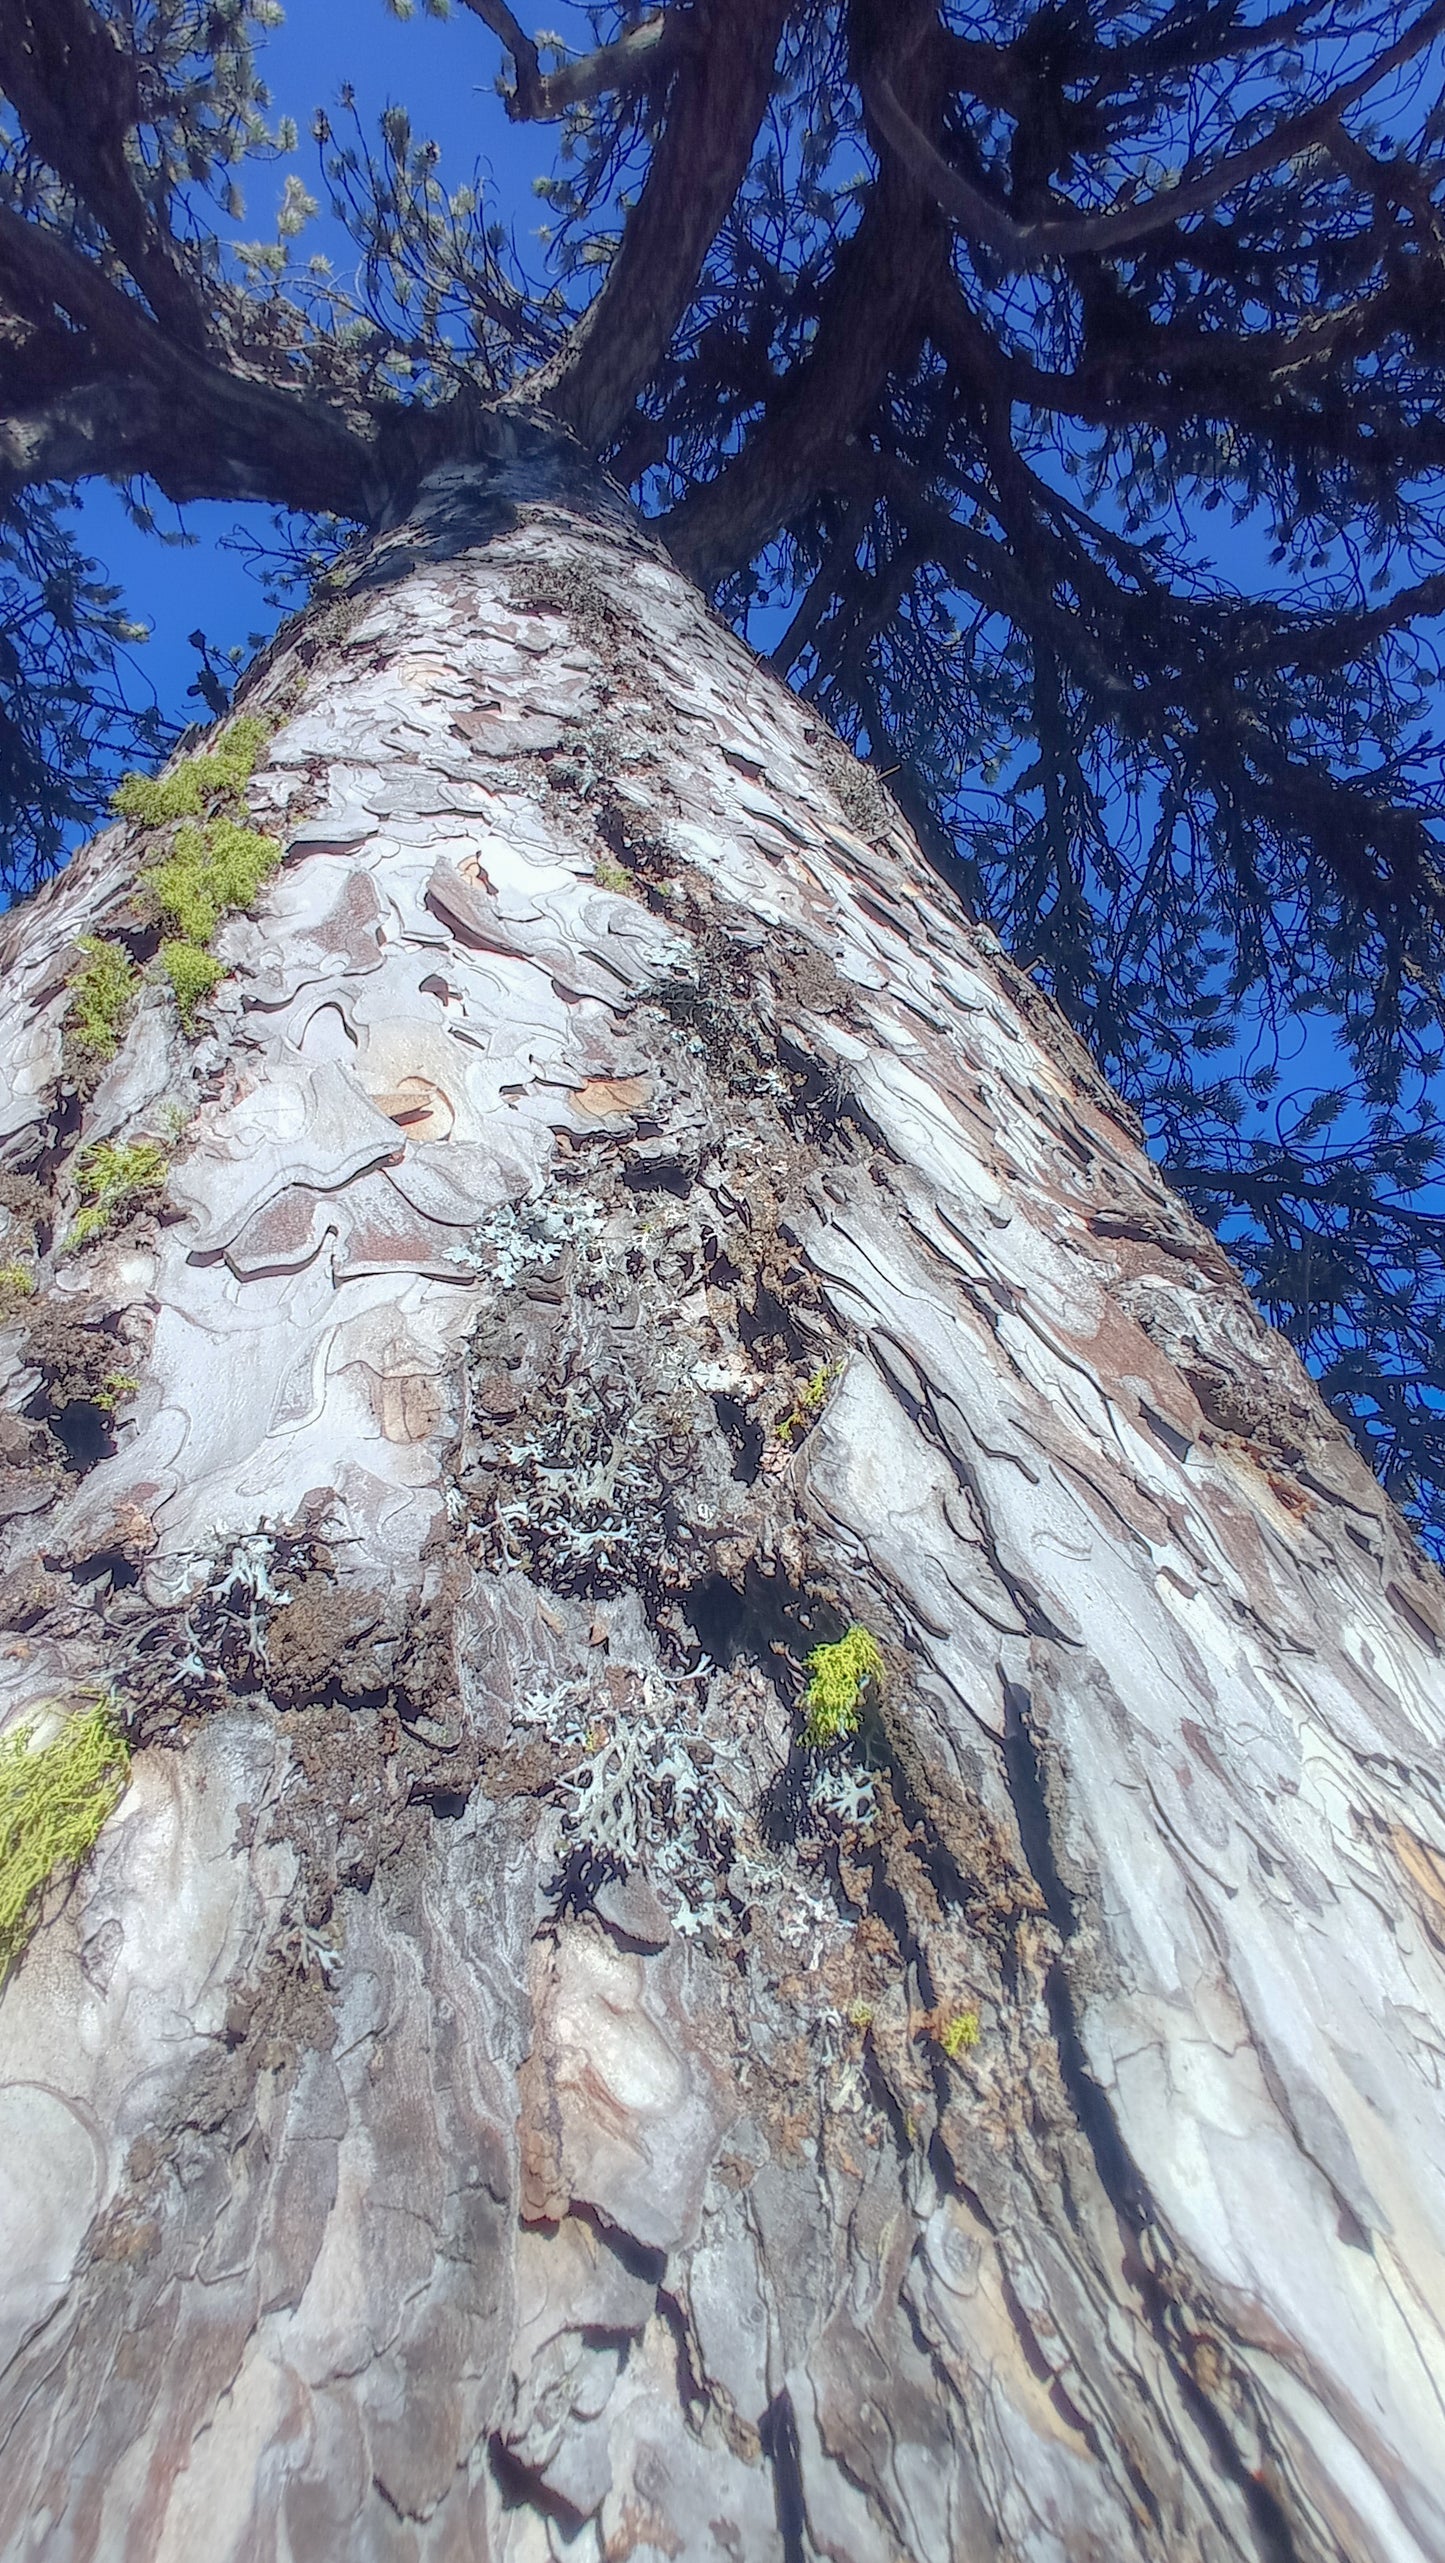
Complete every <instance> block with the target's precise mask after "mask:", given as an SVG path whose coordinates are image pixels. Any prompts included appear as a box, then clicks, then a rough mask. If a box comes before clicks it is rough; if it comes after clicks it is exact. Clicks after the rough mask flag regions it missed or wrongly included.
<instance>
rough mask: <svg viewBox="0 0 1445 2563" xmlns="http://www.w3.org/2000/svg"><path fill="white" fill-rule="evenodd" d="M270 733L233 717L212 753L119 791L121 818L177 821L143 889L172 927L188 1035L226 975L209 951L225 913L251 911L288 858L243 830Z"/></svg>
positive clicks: (170, 952) (159, 823)
mask: <svg viewBox="0 0 1445 2563" xmlns="http://www.w3.org/2000/svg"><path fill="white" fill-rule="evenodd" d="M268 735H269V733H268V729H267V725H266V723H265V722H264V721H256V720H250V719H243V720H239V721H232V722H231V724H230V726H229V727H228V728H227V729H226V731H225V732H224V733H223V735H222V736H221V738H220V739H219V740H218V742H217V744H216V746H215V747H214V748H213V749H211V750H210V751H209V753H208V754H207V755H205V756H193V757H189V758H188V759H187V761H186V763H185V764H184V765H178V766H177V767H176V768H175V770H174V771H173V772H172V773H170V774H152V775H147V774H128V775H127V776H126V777H125V780H124V782H123V783H122V784H121V786H120V789H119V791H118V792H117V793H116V795H115V807H116V809H117V810H118V811H119V812H120V814H121V816H122V818H127V819H136V820H138V821H139V822H140V824H141V825H142V826H143V827H149V828H159V827H166V826H169V825H170V824H171V823H172V822H173V821H178V822H179V823H180V824H179V825H178V826H177V827H176V832H175V835H174V837H173V838H172V840H171V844H170V846H169V849H168V850H167V851H166V852H165V853H164V854H163V855H162V858H161V860H160V862H159V863H153V864H152V865H151V866H150V867H149V869H148V870H146V871H144V872H142V874H141V885H142V887H143V888H144V889H146V890H148V891H149V892H150V894H151V897H152V899H153V900H154V901H155V904H156V908H157V909H158V911H159V913H160V918H161V922H162V924H163V925H164V926H166V927H167V928H168V929H169V932H168V935H167V939H166V941H165V942H164V943H163V944H162V946H161V952H160V966H161V971H162V973H163V975H164V977H165V978H167V979H168V980H169V981H170V984H171V986H172V988H173V989H174V991H175V997H176V1004H177V1006H178V1008H179V1009H180V1016H181V1021H182V1023H183V1024H184V1025H185V1027H186V1030H187V1032H193V1031H194V1030H195V1024H196V1009H197V1007H198V1006H199V1005H200V1004H201V1003H202V1001H203V999H204V998H206V997H208V996H209V995H210V993H211V991H212V989H213V988H214V987H215V985H216V983H217V981H218V980H219V979H221V978H223V977H224V976H225V973H224V971H223V969H222V966H221V964H220V962H219V961H217V960H215V959H214V958H213V957H212V954H211V950H210V946H211V940H212V937H213V936H214V934H215V931H216V928H217V927H218V925H219V924H220V923H221V920H222V918H223V917H227V916H233V915H236V914H238V913H239V912H240V911H241V910H243V909H245V908H250V907H252V906H254V904H255V900H256V896H257V893H258V891H259V890H260V887H261V884H262V882H263V881H265V880H268V879H269V877H270V875H271V874H272V873H273V872H274V871H275V869H276V867H277V865H278V863H279V862H280V860H281V850H280V848H279V846H276V845H273V843H272V841H271V839H270V838H269V837H267V836H262V835H261V834H260V832H259V831H258V830H257V829H255V828H248V827H246V826H244V825H243V824H242V821H243V819H244V814H245V793H246V786H247V784H248V783H249V782H250V780H251V777H252V775H253V773H254V772H255V770H256V760H257V758H258V757H259V755H260V753H261V750H262V748H263V747H264V746H265V744H266V740H267V737H268ZM228 804H229V807H228V806H226V805H228ZM218 805H220V806H218ZM238 813H239V815H238Z"/></svg>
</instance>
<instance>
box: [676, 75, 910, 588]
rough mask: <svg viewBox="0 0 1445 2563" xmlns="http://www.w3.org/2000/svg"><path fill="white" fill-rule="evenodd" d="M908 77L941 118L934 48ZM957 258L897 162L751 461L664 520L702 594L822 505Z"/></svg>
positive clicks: (747, 449) (845, 251)
mask: <svg viewBox="0 0 1445 2563" xmlns="http://www.w3.org/2000/svg"><path fill="white" fill-rule="evenodd" d="M904 76H905V77H906V78H907V80H908V82H909V84H910V98H909V104H910V108H911V109H912V111H913V112H914V113H915V114H921V115H924V116H931V115H934V114H936V113H937V112H939V110H940V108H941V104H942V90H941V87H940V84H939V81H938V77H937V71H936V67H935V65H934V62H933V60H932V58H931V48H927V47H924V46H922V45H913V46H911V47H910V48H909V50H908V53H907V55H906V56H905V71H904ZM946 252H947V240H946V236H945V234H944V231H943V227H942V225H941V224H940V223H939V221H938V219H937V215H936V214H935V212H934V210H933V207H932V204H931V202H930V200H929V198H928V197H927V195H926V194H923V193H921V192H920V190H919V188H918V187H917V186H916V185H915V183H914V181H913V179H912V176H911V174H910V173H909V172H908V171H907V170H906V169H904V168H902V167H900V166H899V165H898V164H897V163H896V162H893V161H889V162H888V163H886V164H885V165H884V166H883V167H882V168H880V170H879V173H878V176H877V178H876V179H875V180H874V182H873V185H872V186H871V187H870V188H869V190H868V194H867V196H866V198H865V200H864V205H863V211H862V214H861V215H860V217H859V220H858V225H857V228H856V230H855V231H854V232H853V234H852V237H851V238H850V239H849V240H847V241H845V242H844V244H843V246H842V248H841V249H840V250H839V252H838V256H837V260H836V263H835V265H834V269H833V274H832V277H831V279H830V280H829V284H828V288H827V291H826V295H825V298H824V301H823V306H822V309H821V311H820V312H819V315H818V325H817V328H816V330H815V332H814V335H813V339H812V343H811V345H810V346H809V348H808V351H807V353H806V355H804V356H802V357H801V358H799V360H798V361H797V362H796V363H795V364H794V365H793V366H792V368H791V370H790V372H789V374H788V376H787V379H786V381H785V383H784V384H783V386H782V388H781V390H780V391H779V393H778V394H777V396H776V398H775V400H774V402H773V403H772V405H771V406H770V408H769V409H768V410H767V411H766V412H765V413H764V415H763V417H762V418H761V419H760V420H759V422H758V423H757V425H756V426H755V427H753V428H752V429H751V431H750V432H749V434H748V435H747V437H746V439H745V441H744V443H743V446H742V449H741V451H740V452H739V453H738V454H737V455H736V456H735V457H734V458H733V459H732V460H731V461H729V462H727V463H725V464H724V465H723V468H722V470H721V471H720V472H718V473H717V474H716V476H715V477H714V478H713V479H712V480H710V481H707V482H705V483H704V484H703V485H702V487H701V488H699V489H694V490H693V491H692V492H690V494H689V495H688V497H686V498H685V499H683V500H682V501H681V503H680V504H679V505H678V506H676V507H674V508H673V509H672V510H671V511H670V512H669V513H668V514H667V515H666V516H665V517H663V519H662V523H661V532H662V536H663V540H664V541H665V542H666V544H667V546H668V549H669V550H670V551H671V553H672V555H673V558H674V559H675V560H676V561H677V562H678V563H679V565H680V566H681V568H683V569H684V570H686V571H687V573H688V575H689V576H690V577H691V578H694V579H696V580H697V582H698V584H699V586H701V587H703V588H704V589H708V590H711V589H713V588H715V587H716V586H717V585H718V583H719V581H720V580H721V579H723V578H724V577H725V576H726V575H727V574H728V572H729V571H730V570H733V569H737V568H741V566H742V565H743V563H744V562H746V561H750V560H752V559H754V558H755V557H756V555H757V554H758V552H759V551H761V550H762V549H763V547H764V545H765V544H767V543H768V542H770V541H771V540H772V538H773V536H774V535H775V534H776V533H777V532H778V531H779V530H780V528H781V527H782V526H784V525H786V524H787V522H788V520H789V518H790V517H792V516H794V515H795V514H796V513H797V511H798V509H799V508H800V507H802V506H805V505H806V504H807V503H808V501H809V499H810V498H811V497H812V496H813V495H814V494H815V492H816V491H817V489H818V487H819V486H820V483H821V481H822V479H823V478H824V477H825V476H826V474H827V472H828V470H829V469H830V467H831V465H832V463H833V461H834V459H835V458H836V456H837V455H838V453H839V452H840V450H841V449H842V448H843V447H844V446H846V444H847V442H848V440H849V439H850V438H851V437H853V436H854V435H856V434H857V433H858V431H859V429H860V427H861V426H862V424H863V421H864V420H865V419H866V418H867V416H868V414H869V412H870V411H871V410H872V408H873V407H874V404H875V403H876V402H877V400H878V398H879V396H880V394H881V393H882V391H883V387H884V385H885V383H886V382H887V380H888V376H889V374H890V372H891V371H892V370H893V368H894V367H895V365H896V364H897V362H898V360H899V353H900V350H901V349H902V348H904V347H906V346H907V345H908V344H909V343H910V341H911V340H913V339H916V337H917V335H918V332H919V327H920V323H921V321H922V319H923V316H924V314H925V313H926V311H927V309H928V307H929V305H930V303H931V302H932V301H933V300H934V298H935V295H936V293H937V290H938V288H939V285H940V283H941V280H942V278H943V277H944V276H945V275H946V273H947V264H946Z"/></svg>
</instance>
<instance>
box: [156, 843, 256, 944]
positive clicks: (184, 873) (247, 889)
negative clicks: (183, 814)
mask: <svg viewBox="0 0 1445 2563" xmlns="http://www.w3.org/2000/svg"><path fill="white" fill-rule="evenodd" d="M280 860H281V849H280V847H279V846H277V845H275V844H273V842H272V840H271V838H270V837H263V836H260V835H258V833H257V831H256V830H255V829H254V828H243V827H240V826H238V824H237V822H236V821H235V820H234V819H207V820H206V822H205V824H204V825H203V826H195V825H192V824H190V823H188V824H187V825H186V826H185V827H183V828H177V830H176V837H175V843H174V845H173V846H172V848H171V851H170V853H169V854H168V855H167V857H166V859H165V861H164V863H158V864H156V865H155V866H154V868H153V869H152V870H151V871H149V872H143V873H142V874H141V879H142V881H143V882H144V883H145V886H146V888H147V889H148V890H149V891H150V893H151V895H152V897H153V898H154V900H155V902H156V905H157V907H158V908H159V909H160V912H161V915H162V916H163V918H164V919H165V921H166V923H167V925H170V926H174V928H175V931H176V934H177V936H178V937H179V938H180V940H181V941H182V942H184V943H193V944H196V945H198V946H200V947H201V948H202V949H204V947H205V946H206V945H207V944H208V943H209V942H210V940H211V937H212V935H213V934H214V933H215V931H216V928H217V926H218V925H219V924H220V922H221V919H222V917H224V916H227V915H230V914H231V913H232V912H233V911H234V910H237V909H241V908H249V907H250V905H251V903H252V901H253V899H254V898H255V896H256V893H257V891H258V890H259V889H260V887H261V884H262V882H263V881H265V880H266V879H268V878H269V876H270V874H271V873H273V872H274V871H275V869H276V866H277V864H278V863H279V862H280Z"/></svg>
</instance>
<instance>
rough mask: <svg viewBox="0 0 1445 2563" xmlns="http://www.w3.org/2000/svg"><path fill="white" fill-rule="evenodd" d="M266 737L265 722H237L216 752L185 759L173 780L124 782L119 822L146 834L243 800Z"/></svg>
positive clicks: (117, 804) (128, 778)
mask: <svg viewBox="0 0 1445 2563" xmlns="http://www.w3.org/2000/svg"><path fill="white" fill-rule="evenodd" d="M266 736H267V732H266V724H265V722H264V721H257V720H253V719H250V718H249V717H248V718H244V719H242V720H239V721H233V722H232V723H231V725H230V727H229V728H228V730H227V731H226V733H225V735H224V737H223V738H221V739H220V740H218V742H217V744H216V746H215V747H214V748H211V749H209V750H208V751H207V753H206V754H205V755H204V756H191V757H187V759H186V761H185V763H184V765H178V766H174V767H173V768H172V769H171V771H170V773H169V774H127V775H124V776H122V778H121V781H120V784H119V786H118V788H117V790H116V791H115V793H114V794H113V795H112V799H111V807H112V809H113V810H114V811H115V813H116V815H117V817H118V818H122V819H135V820H137V821H138V822H139V824H140V826H141V827H143V828H163V827H166V826H168V825H169V823H170V822H171V820H173V819H198V818H199V817H200V815H201V813H202V811H203V810H204V809H205V808H206V805H207V803H208V802H211V801H216V800H220V799H223V798H224V799H225V800H228V801H235V800H239V798H240V796H241V794H242V793H243V792H244V791H245V789H246V786H247V784H248V783H249V782H250V780H251V777H252V775H253V774H254V773H255V771H256V759H257V758H258V756H259V755H260V753H261V750H262V748H263V747H264V746H265V744H266Z"/></svg>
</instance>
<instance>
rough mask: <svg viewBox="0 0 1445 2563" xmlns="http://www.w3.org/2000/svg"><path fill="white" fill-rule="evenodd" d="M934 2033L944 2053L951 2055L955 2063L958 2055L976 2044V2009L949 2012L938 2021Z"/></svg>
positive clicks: (977, 2031)
mask: <svg viewBox="0 0 1445 2563" xmlns="http://www.w3.org/2000/svg"><path fill="white" fill-rule="evenodd" d="M935 2035H936V2037H937V2040H938V2043H939V2045H940V2047H941V2048H942V2049H943V2052H944V2054H945V2055H946V2056H949V2057H951V2058H952V2060H953V2062H954V2063H955V2064H957V2062H958V2059H959V2057H960V2056H961V2055H963V2054H964V2053H965V2052H966V2050H967V2049H968V2048H970V2047H976V2046H977V2045H978V2041H979V2025H978V2013H977V2012H976V2011H952V2012H950V2013H949V2015H948V2018H947V2019H946V2020H944V2021H942V2022H941V2023H940V2025H939V2027H938V2029H937V2030H936V2032H935Z"/></svg>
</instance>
